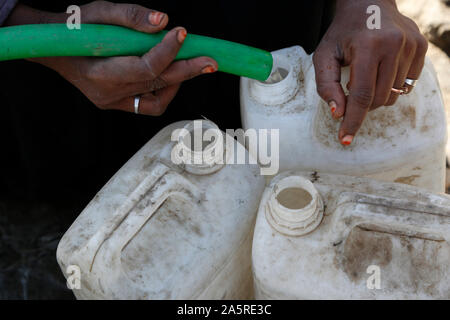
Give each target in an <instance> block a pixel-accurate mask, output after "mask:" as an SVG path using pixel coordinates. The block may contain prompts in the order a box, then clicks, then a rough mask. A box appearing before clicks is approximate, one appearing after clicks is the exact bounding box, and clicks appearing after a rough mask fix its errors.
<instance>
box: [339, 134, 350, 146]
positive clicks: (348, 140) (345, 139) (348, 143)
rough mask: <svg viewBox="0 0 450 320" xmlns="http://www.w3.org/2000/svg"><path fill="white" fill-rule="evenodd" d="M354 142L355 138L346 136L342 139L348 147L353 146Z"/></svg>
mask: <svg viewBox="0 0 450 320" xmlns="http://www.w3.org/2000/svg"><path fill="white" fill-rule="evenodd" d="M352 141H353V136H351V135H346V136H345V137H343V138H342V140H341V143H342V144H343V145H345V146H348V145H350V144H352Z"/></svg>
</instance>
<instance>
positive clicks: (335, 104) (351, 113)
mask: <svg viewBox="0 0 450 320" xmlns="http://www.w3.org/2000/svg"><path fill="white" fill-rule="evenodd" d="M374 4H375V5H378V6H379V7H380V9H381V29H379V30H376V29H375V30H370V29H369V28H367V25H366V20H367V18H368V15H367V14H366V10H367V7H368V6H369V5H374ZM427 49H428V43H427V41H426V39H425V38H424V37H423V36H422V34H421V33H420V31H419V28H418V27H417V25H416V24H415V23H414V21H412V20H411V19H409V18H407V17H405V16H404V15H402V14H401V13H400V12H399V11H398V10H397V6H396V4H395V1H394V0H358V1H355V0H337V8H336V16H335V18H334V20H333V23H332V24H331V26H330V27H329V29H328V31H327V33H326V34H325V36H324V38H323V39H322V41H321V43H320V45H319V47H318V48H317V50H316V52H315V54H314V66H315V70H316V81H317V91H318V93H319V95H320V96H321V97H322V99H324V100H325V101H326V102H327V103H328V104H329V106H330V110H331V112H332V115H333V117H334V118H336V119H339V118H343V121H342V124H341V128H340V130H339V134H338V135H339V140H340V141H341V143H342V144H343V145H349V144H351V143H352V141H353V137H354V136H355V135H356V133H357V131H358V130H359V128H360V127H361V125H362V123H363V121H364V118H365V117H366V115H367V113H368V112H369V111H372V110H375V109H377V108H379V107H381V106H392V105H393V104H394V103H395V102H396V101H397V99H398V97H399V94H398V93H393V92H392V91H391V88H401V87H403V85H404V83H405V80H406V78H410V79H414V80H416V79H418V78H419V75H420V73H421V71H422V68H423V66H424V61H425V54H426V52H427ZM342 66H350V69H351V71H350V82H349V84H348V85H347V87H348V89H349V95H348V97H346V96H345V94H344V91H343V89H342V87H341V84H340V81H341V74H340V70H341V67H342ZM410 89H412V88H410Z"/></svg>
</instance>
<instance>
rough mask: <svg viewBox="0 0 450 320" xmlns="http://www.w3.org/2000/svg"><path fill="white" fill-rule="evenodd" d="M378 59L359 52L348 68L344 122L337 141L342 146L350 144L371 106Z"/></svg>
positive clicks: (369, 54) (367, 53) (364, 52)
mask: <svg viewBox="0 0 450 320" xmlns="http://www.w3.org/2000/svg"><path fill="white" fill-rule="evenodd" d="M378 66H379V59H377V58H374V57H373V56H371V53H370V52H367V51H363V52H361V51H360V52H359V55H358V56H356V57H355V59H354V60H353V61H352V64H351V66H350V84H349V88H350V93H349V96H348V98H347V105H346V108H345V115H344V120H343V121H342V124H341V128H340V130H339V140H340V141H341V144H343V145H349V144H351V143H352V141H353V138H354V136H355V134H356V132H357V131H358V130H359V128H360V127H361V125H362V123H363V121H364V118H365V117H366V114H367V112H368V110H369V107H370V106H371V105H372V102H373V98H374V95H375V84H376V80H377V74H378Z"/></svg>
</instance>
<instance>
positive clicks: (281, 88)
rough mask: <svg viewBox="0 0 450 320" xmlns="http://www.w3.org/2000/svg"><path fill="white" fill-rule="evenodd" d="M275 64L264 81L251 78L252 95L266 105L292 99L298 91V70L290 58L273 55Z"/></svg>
mask: <svg viewBox="0 0 450 320" xmlns="http://www.w3.org/2000/svg"><path fill="white" fill-rule="evenodd" d="M273 58H274V62H273V63H274V65H273V68H272V73H271V74H270V76H269V78H268V79H267V80H266V81H264V82H261V81H257V80H251V81H250V84H249V86H250V87H249V90H250V94H251V96H252V97H253V98H254V99H256V100H257V101H258V102H260V103H262V104H266V105H280V104H283V103H285V102H287V101H289V100H291V99H292V98H293V97H294V96H295V95H296V93H297V91H298V81H297V77H298V75H296V71H295V70H294V68H293V66H292V63H290V62H289V60H288V58H287V57H286V56H283V55H279V54H278V55H277V54H274V55H273Z"/></svg>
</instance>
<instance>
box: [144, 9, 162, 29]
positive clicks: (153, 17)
mask: <svg viewBox="0 0 450 320" xmlns="http://www.w3.org/2000/svg"><path fill="white" fill-rule="evenodd" d="M163 18H164V13H162V12H152V13H150V16H149V19H148V20H149V21H150V23H151V24H152V25H154V26H159V24H160V23H161V21H162V20H163Z"/></svg>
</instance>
